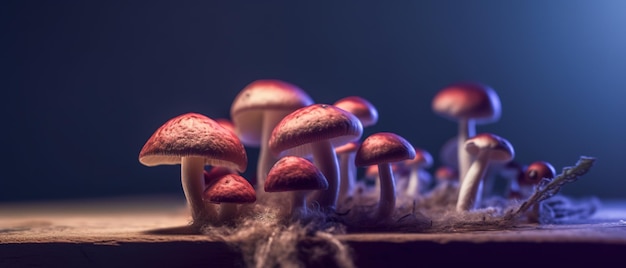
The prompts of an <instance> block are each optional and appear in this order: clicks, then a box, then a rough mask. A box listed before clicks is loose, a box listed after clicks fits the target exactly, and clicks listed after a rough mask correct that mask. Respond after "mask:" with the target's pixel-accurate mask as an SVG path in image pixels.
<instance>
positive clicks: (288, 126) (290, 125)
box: [269, 104, 363, 156]
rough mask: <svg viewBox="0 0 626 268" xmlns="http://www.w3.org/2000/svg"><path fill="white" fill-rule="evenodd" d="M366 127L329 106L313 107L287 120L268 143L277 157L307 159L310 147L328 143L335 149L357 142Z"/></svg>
mask: <svg viewBox="0 0 626 268" xmlns="http://www.w3.org/2000/svg"><path fill="white" fill-rule="evenodd" d="M362 134H363V125H362V124H361V121H359V119H358V118H356V116H354V115H353V114H351V113H349V112H347V111H345V110H342V109H340V108H337V107H335V106H333V105H328V104H313V105H310V106H307V107H304V108H300V109H298V110H296V111H294V112H292V113H290V114H289V115H287V116H285V118H283V119H282V120H281V121H280V123H278V125H276V127H275V128H274V131H273V132H272V135H271V137H270V140H269V147H270V150H271V151H272V153H273V154H274V155H279V156H286V155H295V156H308V155H310V154H311V152H312V147H311V143H315V142H320V141H323V140H328V141H329V142H330V143H331V144H332V145H333V147H336V146H340V145H343V144H346V143H348V142H351V141H355V140H358V139H359V138H360V137H361V135H362Z"/></svg>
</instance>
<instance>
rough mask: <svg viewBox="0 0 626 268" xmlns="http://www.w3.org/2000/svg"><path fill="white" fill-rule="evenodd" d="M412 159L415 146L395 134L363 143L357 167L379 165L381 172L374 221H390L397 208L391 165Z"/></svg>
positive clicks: (368, 138) (357, 155)
mask: <svg viewBox="0 0 626 268" xmlns="http://www.w3.org/2000/svg"><path fill="white" fill-rule="evenodd" d="M412 158H415V149H414V148H413V146H412V145H411V144H410V143H409V142H408V141H407V140H406V139H404V138H403V137H401V136H399V135H397V134H395V133H390V132H379V133H374V134H372V135H370V136H369V137H367V138H366V139H365V140H363V142H362V143H361V146H360V147H359V150H358V151H357V153H356V158H355V161H354V162H355V164H356V166H359V167H365V166H371V165H377V166H378V172H379V180H380V199H379V201H378V205H377V209H376V211H375V214H374V215H373V220H375V221H385V220H388V219H390V218H391V215H392V213H393V211H394V209H395V206H396V188H395V187H396V185H395V184H396V183H395V180H394V176H393V172H392V169H391V163H395V162H400V161H404V160H406V159H412Z"/></svg>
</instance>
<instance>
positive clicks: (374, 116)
mask: <svg viewBox="0 0 626 268" xmlns="http://www.w3.org/2000/svg"><path fill="white" fill-rule="evenodd" d="M333 105H334V106H335V107H339V108H341V109H343V110H346V111H348V112H350V113H352V114H354V115H355V116H356V117H357V118H358V119H359V120H361V123H362V124H363V127H369V126H373V125H375V124H376V123H377V122H378V110H376V107H374V105H373V104H372V103H371V102H369V101H368V100H366V99H364V98H362V97H359V96H348V97H345V98H343V99H340V100H338V101H336V102H335V103H334V104H333Z"/></svg>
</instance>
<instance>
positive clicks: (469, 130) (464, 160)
mask: <svg viewBox="0 0 626 268" xmlns="http://www.w3.org/2000/svg"><path fill="white" fill-rule="evenodd" d="M474 135H476V125H475V122H474V120H472V119H461V120H459V133H458V134H457V142H458V146H457V154H458V158H459V159H458V161H459V182H460V183H462V182H463V180H464V179H465V174H466V173H467V171H468V170H469V166H470V165H471V164H472V156H471V155H470V154H469V153H467V151H465V146H464V144H465V141H466V140H467V139H468V138H470V137H473V136H474Z"/></svg>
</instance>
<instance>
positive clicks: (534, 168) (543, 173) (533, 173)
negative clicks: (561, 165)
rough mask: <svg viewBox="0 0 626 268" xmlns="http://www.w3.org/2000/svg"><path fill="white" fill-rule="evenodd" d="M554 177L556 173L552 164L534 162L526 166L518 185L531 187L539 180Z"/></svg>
mask: <svg viewBox="0 0 626 268" xmlns="http://www.w3.org/2000/svg"><path fill="white" fill-rule="evenodd" d="M554 176H556V171H555V169H554V167H553V166H552V164H550V163H548V162H546V161H535V162H533V163H531V164H530V165H528V167H527V168H526V172H524V176H523V178H522V179H521V180H520V181H519V183H520V184H524V185H532V184H537V183H539V182H540V181H541V179H544V178H546V179H552V178H554Z"/></svg>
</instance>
